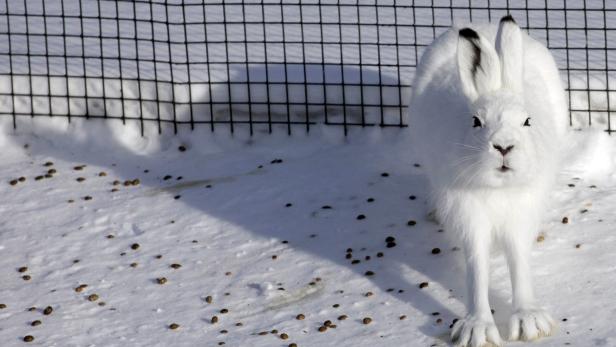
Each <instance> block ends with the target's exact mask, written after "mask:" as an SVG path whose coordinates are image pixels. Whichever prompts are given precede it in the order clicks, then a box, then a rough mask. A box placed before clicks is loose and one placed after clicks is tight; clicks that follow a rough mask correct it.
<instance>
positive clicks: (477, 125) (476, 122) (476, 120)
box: [473, 116, 483, 128]
mask: <svg viewBox="0 0 616 347" xmlns="http://www.w3.org/2000/svg"><path fill="white" fill-rule="evenodd" d="M482 126H483V125H482V124H481V120H480V119H479V118H478V117H477V116H474V117H473V128H481V127H482Z"/></svg>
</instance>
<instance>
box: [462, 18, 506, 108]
mask: <svg viewBox="0 0 616 347" xmlns="http://www.w3.org/2000/svg"><path fill="white" fill-rule="evenodd" d="M458 72H459V74H460V80H461V82H462V89H463V91H464V94H465V95H466V96H467V97H468V99H469V100H470V101H471V102H473V101H475V100H476V99H477V98H478V97H479V96H480V95H483V94H485V93H488V92H491V91H494V90H497V89H499V88H500V86H501V69H500V62H499V61H498V55H497V54H496V51H495V50H494V48H493V47H492V45H491V44H490V43H489V42H488V41H487V40H486V39H485V38H483V37H481V36H479V34H478V33H477V32H476V31H475V30H473V29H470V28H464V29H462V30H460V32H459V38H458Z"/></svg>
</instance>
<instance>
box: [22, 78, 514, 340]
mask: <svg viewBox="0 0 616 347" xmlns="http://www.w3.org/2000/svg"><path fill="white" fill-rule="evenodd" d="M344 73H346V74H347V75H349V74H352V73H355V74H370V73H372V72H363V71H359V70H358V71H355V72H353V71H350V72H344ZM349 76H350V75H349ZM349 78H350V77H349ZM366 78H367V77H366ZM373 78H374V76H373ZM379 78H381V80H383V79H382V75H380V74H379ZM388 78H391V77H388ZM396 82H397V81H393V82H391V83H392V84H395V83H396ZM87 126H88V124H87V123H86V124H84V128H87ZM96 129H97V130H96V131H91V133H90V135H91V136H97V137H113V134H112V132H111V130H110V129H109V128H105V127H104V126H103V127H97V128H96ZM105 129H106V130H105ZM225 130H226V129H225ZM105 131H109V133H107V134H106V133H104V132H105ZM383 131H385V130H383ZM387 131H391V132H401V131H403V130H400V129H389V130H387ZM50 136H52V137H53V136H58V137H63V138H62V142H63V144H64V145H63V146H62V148H59V147H58V146H41V145H33V146H32V147H31V149H30V150H31V151H32V152H33V153H35V154H38V155H43V156H49V157H56V158H61V159H63V160H66V161H73V162H80V163H83V164H89V165H93V166H98V167H108V168H109V170H110V171H113V172H114V174H115V175H117V176H118V177H120V178H124V179H131V178H134V177H135V176H136V175H141V173H142V171H141V169H139V168H149V169H150V170H151V173H150V175H149V176H148V177H143V175H141V176H142V177H143V179H142V180H141V182H142V185H144V186H145V189H147V190H146V191H147V192H149V193H151V194H159V193H162V194H164V193H170V192H171V193H174V192H180V193H182V192H186V194H183V196H182V202H183V203H184V204H187V205H189V206H190V207H192V208H194V209H198V210H201V211H203V213H205V214H207V215H209V216H213V217H215V218H216V219H219V220H225V221H228V222H230V223H232V224H234V225H237V226H240V227H242V228H243V229H245V230H249V231H250V232H252V233H254V234H255V235H257V236H260V237H263V238H269V239H271V238H275V239H279V240H287V241H288V242H289V243H290V245H292V246H293V247H294V248H298V249H300V250H302V251H305V252H309V253H312V254H314V255H316V256H318V257H321V258H323V259H327V260H329V261H331V262H333V263H336V264H338V265H339V266H345V267H349V268H351V269H353V271H356V272H357V273H358V275H360V276H364V275H365V273H366V271H369V270H370V271H374V272H376V275H375V276H372V277H370V279H371V281H372V282H373V283H374V284H375V285H377V286H379V287H380V288H381V289H383V290H384V291H387V292H389V294H390V295H392V296H397V297H398V298H399V299H400V300H403V301H406V302H408V303H409V304H411V305H412V306H413V307H415V308H416V309H417V310H419V311H421V312H422V313H423V314H424V316H425V317H432V319H426V321H427V323H426V324H424V325H423V326H422V332H423V333H425V334H426V335H427V336H433V337H436V338H438V339H443V340H445V339H447V337H448V334H447V332H448V330H447V329H446V328H447V326H448V325H449V324H451V322H452V320H453V319H454V318H456V317H457V314H456V313H454V312H452V311H451V310H450V309H449V308H448V307H447V305H446V304H445V302H446V300H447V299H451V298H447V297H441V298H437V297H435V295H434V291H432V290H431V289H432V288H434V287H438V286H440V287H442V288H444V292H449V295H452V296H454V297H455V299H456V300H464V296H465V294H464V293H465V277H464V275H463V273H464V272H463V271H460V270H462V269H461V266H460V262H459V259H458V258H459V256H458V254H459V253H460V252H456V251H452V250H451V245H450V244H449V242H448V241H446V238H444V237H442V236H441V235H440V234H441V233H440V232H439V230H440V227H439V226H438V225H437V224H434V223H432V222H430V221H428V220H427V218H426V215H427V212H428V208H427V207H426V205H425V202H424V201H425V200H426V196H427V192H426V190H425V187H426V186H427V184H426V181H425V178H424V177H423V176H422V173H421V169H418V168H414V167H413V166H412V163H411V162H407V163H406V164H405V165H400V164H399V163H398V164H394V162H395V160H394V161H391V160H390V161H387V160H381V159H378V158H387V157H389V158H393V157H397V158H405V157H404V153H405V152H408V151H405V150H404V149H400V148H392V149H388V150H387V153H374V152H371V151H365V152H363V153H353V154H354V155H359V157H357V158H356V160H355V163H356V165H358V166H359V165H362V166H365V165H371V167H370V168H369V169H366V170H358V172H362V173H366V174H367V176H365V177H358V178H356V179H349V180H340V178H339V177H337V174H336V172H337V168H343V167H344V164H343V163H340V162H337V161H336V160H335V159H331V158H330V159H328V158H326V157H324V158H320V159H318V160H316V162H317V163H318V164H319V165H317V166H315V165H314V164H315V158H314V157H313V158H310V159H311V160H307V161H302V160H293V161H283V162H282V163H270V162H269V160H264V159H265V158H264V157H263V153H261V157H258V156H257V157H255V161H254V162H253V163H246V170H244V171H241V170H240V172H238V169H237V168H236V169H234V171H233V172H231V173H228V172H227V174H221V175H213V176H207V175H204V177H191V178H187V180H184V181H181V183H178V184H176V185H172V184H168V182H163V180H162V179H161V178H162V177H163V175H165V174H166V173H167V172H165V170H167V169H168V168H167V167H165V163H161V162H160V158H156V157H155V156H138V155H136V154H134V153H133V152H131V151H128V150H126V149H122V148H120V147H118V149H117V150H115V151H114V153H117V155H118V158H124V162H125V165H115V166H113V167H112V166H111V163H110V162H109V160H108V159H107V158H103V157H99V156H94V155H89V154H87V153H84V152H75V153H72V152H71V151H70V148H79V147H81V146H84V145H86V142H87V141H88V140H87V139H88V137H87V136H84V137H81V138H79V139H77V138H72V139H68V138H66V136H64V135H62V134H55V135H54V134H50ZM266 136H267V135H266ZM341 136H342V134H341ZM237 141H241V140H239V139H238V140H237ZM249 142H250V140H249V141H248V143H249ZM249 147H250V146H249V145H247V148H249ZM332 148H333V149H334V150H342V151H344V145H339V146H338V147H337V148H338V149H336V148H335V147H332ZM381 148H382V146H381ZM187 154H190V151H189V152H188V153H187ZM361 156H365V157H364V158H362V157H361ZM187 158H189V157H188V156H187ZM193 159H194V158H191V161H192V160H193ZM270 159H274V154H272V156H271V158H270ZM120 160H122V159H120ZM404 160H407V159H406V158H405V159H404ZM398 161H399V160H398ZM371 162H372V163H373V164H367V163H371ZM374 162H376V163H377V164H374ZM389 164H392V166H390V169H391V170H393V171H391V170H388V169H387V165H389ZM183 165H185V167H186V168H188V167H191V168H192V170H191V172H200V171H201V170H200V167H201V168H202V169H203V170H202V171H203V172H208V171H209V170H208V167H209V166H211V165H210V163H204V162H202V161H199V162H194V161H192V162H190V163H188V162H185V163H184V164H183ZM259 165H263V166H264V167H263V168H261V169H258V166H259ZM378 165H385V167H382V166H381V167H377V166H378ZM181 169H182V167H180V168H177V169H176V170H175V171H176V172H178V173H181ZM398 169H400V170H399V171H398ZM178 170H179V171H178ZM222 171H225V170H224V168H222V170H221V172H222ZM382 171H390V174H391V177H387V178H386V177H382V176H381V172H382ZM370 172H371V174H370ZM153 176H157V177H153ZM283 178H284V179H283ZM191 179H192V180H191ZM237 180H243V181H244V182H243V184H242V186H243V187H246V184H248V186H252V187H255V189H251V190H250V191H249V192H245V191H242V190H241V189H238V188H236V186H235V185H234V184H233V183H234V182H235V181H237ZM357 180H361V181H362V182H363V183H364V184H365V188H366V190H367V191H369V193H364V192H358V191H351V189H357V188H358V185H357V184H358V182H357ZM272 182H275V184H273V183H272ZM345 182H346V183H345ZM347 183H348V184H347ZM208 185H212V186H214V187H215V189H212V190H204V189H202V188H203V187H204V186H208ZM307 186H309V187H311V189H310V191H311V192H313V193H311V196H310V197H308V198H307V199H306V197H305V196H302V194H305V192H306V191H307V190H306V189H305V187H307ZM262 187H268V189H257V188H262ZM411 189H414V190H415V191H411ZM212 192H214V193H213V194H212ZM314 192H325V193H324V194H323V195H320V194H316V193H314ZM328 192H330V193H329V194H328ZM216 194H219V195H218V197H219V198H224V197H225V196H227V197H228V196H234V197H236V196H245V198H244V199H234V201H235V202H234V204H233V206H231V207H230V206H229V204H220V203H219V200H217V199H216V198H215V197H216ZM409 195H415V196H416V198H415V199H413V200H410V199H409ZM212 197H214V198H212ZM369 197H372V198H374V199H375V202H373V203H371V204H368V203H367V202H366V199H367V198H369ZM293 201H312V202H313V203H312V204H311V205H310V206H293V207H292V208H290V209H289V211H292V212H291V213H292V214H293V216H294V218H286V219H284V218H281V219H280V220H272V216H276V213H273V211H277V210H282V209H285V207H284V206H285V202H293ZM378 204H384V205H386V206H387V208H386V211H387V213H385V214H383V215H379V214H370V210H371V209H373V207H372V206H375V205H378ZM324 205H331V206H333V207H334V208H333V209H331V210H330V209H322V206H324ZM338 205H344V206H346V208H345V210H346V211H345V212H344V213H346V214H347V215H346V216H345V217H344V218H346V219H345V221H346V222H344V223H343V224H346V225H345V226H344V227H343V228H342V229H344V230H346V231H345V232H348V231H352V232H353V233H354V232H358V233H362V234H364V236H363V237H362V242H367V244H355V243H354V239H353V238H352V235H353V234H352V233H350V234H347V235H349V236H351V237H350V238H349V240H350V242H349V243H348V244H340V243H339V240H340V235H338V234H337V233H336V232H330V231H329V230H328V231H325V232H315V228H317V229H318V228H320V227H323V226H325V227H326V226H327V223H328V218H342V217H339V216H338V217H337V216H336V214H337V213H338V210H337V209H336V206H338ZM246 211H250V213H246ZM348 211H354V212H353V213H355V212H356V213H362V212H365V213H366V214H367V215H368V218H367V219H366V220H357V219H356V218H355V217H356V216H355V215H348ZM328 216H329V217H328ZM409 219H414V220H416V221H417V224H415V225H407V222H408V221H409ZM337 223H338V225H340V222H337ZM289 230H292V231H293V232H288V231H289ZM446 232H447V231H445V233H446ZM315 235H316V236H315ZM387 236H394V237H395V238H396V242H397V246H396V247H394V248H391V249H388V248H386V244H385V238H386V237H387ZM355 241H356V240H355ZM436 247H439V248H441V250H442V252H441V253H440V254H437V255H434V254H432V253H431V250H432V249H433V248H436ZM347 248H353V249H354V252H353V256H352V257H353V259H357V260H360V263H359V264H352V263H351V260H350V259H347V258H346V257H345V251H346V249H347ZM362 248H365V249H362ZM378 252H383V253H384V256H383V257H378V259H377V256H376V254H377V253H378ZM366 256H370V257H371V259H370V260H369V261H366V258H365V257H366ZM409 272H412V273H415V274H418V275H414V276H415V277H416V278H417V277H420V278H423V279H425V282H428V284H429V285H428V287H427V288H423V289H422V288H419V284H420V283H409V281H408V280H407V279H406V278H405V275H404V274H405V273H409ZM390 289H393V290H390ZM388 290H389V291H388ZM441 292H443V291H442V290H441ZM492 294H493V295H492V300H491V302H492V304H493V307H494V308H496V310H497V311H499V312H503V310H502V308H504V307H506V302H505V300H504V299H502V298H500V297H499V296H498V295H497V294H496V293H492ZM436 312H438V317H434V314H435V313H436ZM437 318H441V319H442V322H440V323H438V324H437V323H436V319H437Z"/></svg>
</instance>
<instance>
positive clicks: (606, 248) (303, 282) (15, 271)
mask: <svg viewBox="0 0 616 347" xmlns="http://www.w3.org/2000/svg"><path fill="white" fill-rule="evenodd" d="M33 122H34V123H31V124H28V125H27V126H20V127H18V130H19V129H21V130H19V132H17V133H15V132H13V131H12V130H10V129H11V127H10V124H6V125H7V128H5V129H4V130H3V131H2V132H0V134H2V137H0V145H1V146H2V165H0V177H1V183H2V184H0V195H1V196H2V197H3V198H2V200H1V201H0V216H1V218H0V279H1V282H0V304H2V306H0V307H2V308H0V345H1V346H3V347H5V346H7V347H8V346H22V345H25V344H26V343H25V342H23V339H24V337H25V336H28V335H31V336H32V337H33V338H34V340H33V341H32V342H30V343H29V344H30V345H40V346H62V347H64V346H214V345H221V344H223V343H224V344H225V345H228V346H255V347H257V346H289V345H290V344H291V343H295V344H297V346H365V347H368V346H445V345H447V336H448V333H449V326H450V324H451V323H452V321H453V319H455V318H457V317H459V316H460V315H462V314H463V313H464V306H463V302H464V300H465V295H466V294H465V290H464V287H465V286H464V274H463V268H462V266H461V265H460V264H461V263H460V257H461V254H460V253H461V252H460V251H458V250H457V248H455V247H456V245H455V244H454V243H452V242H451V241H449V239H448V230H442V229H441V227H440V226H439V225H437V224H435V223H433V222H431V221H429V220H428V218H427V217H426V214H427V209H428V208H427V206H426V190H425V183H426V182H425V179H424V178H423V176H422V167H421V165H415V164H421V163H416V162H415V161H414V160H413V158H412V157H410V156H409V154H408V152H409V150H408V148H407V147H406V146H405V141H404V140H405V134H404V130H401V129H364V130H362V131H359V130H357V132H352V133H351V135H350V136H349V137H347V138H343V137H342V136H340V131H339V129H332V128H331V127H330V128H329V129H320V130H319V131H314V132H311V133H310V135H309V136H300V135H299V134H297V135H294V136H292V137H287V136H286V135H285V136H277V135H267V136H254V137H248V136H244V135H242V134H241V133H236V135H235V136H234V137H233V138H231V137H229V135H227V134H221V133H213V134H212V133H209V132H204V133H201V132H200V131H196V132H194V133H191V134H184V135H182V134H180V136H177V137H172V136H170V137H165V136H162V137H160V136H158V135H154V136H152V137H149V136H146V137H144V138H141V137H140V136H139V129H138V126H137V125H135V126H121V125H120V124H119V122H118V124H117V126H116V125H115V124H114V123H112V122H106V123H100V124H99V123H96V122H95V121H89V122H87V123H84V124H80V123H79V122H74V123H73V124H72V125H71V126H70V127H69V129H66V125H65V124H66V123H64V122H63V120H59V121H58V122H54V121H53V120H45V119H43V120H38V121H36V119H35V121H33ZM129 125H130V124H129ZM26 129H27V130H26ZM315 130H317V129H315ZM35 134H36V135H35ZM94 134H96V135H97V136H96V137H95V136H94ZM94 138H95V139H96V140H95V141H93V139H94ZM593 139H594V140H593V143H592V144H590V145H589V148H590V149H589V150H588V151H587V152H586V153H583V156H584V158H586V160H583V161H579V160H578V161H577V165H573V166H572V165H570V168H569V169H567V170H564V171H563V173H562V175H561V176H560V178H559V183H558V186H557V188H556V190H555V192H554V194H553V197H552V199H553V200H552V201H553V204H552V205H551V206H550V209H549V211H548V213H547V216H546V220H545V224H544V225H543V226H542V229H541V230H539V231H538V232H539V233H540V235H541V238H540V241H538V242H537V244H536V247H535V251H534V252H533V263H534V267H533V272H534V275H535V278H536V289H537V292H538V296H539V297H540V298H541V300H542V303H543V304H544V305H545V306H546V307H547V308H548V309H549V310H550V311H551V312H552V313H553V315H554V317H555V318H557V319H558V321H559V323H560V329H559V331H558V332H557V333H556V334H555V335H554V336H552V337H549V338H546V339H543V340H541V341H539V342H537V343H535V344H534V345H535V346H563V345H571V346H615V345H616V332H614V329H613V318H614V317H615V315H616V302H615V301H614V300H613V297H614V293H615V290H614V283H616V271H614V270H616V268H615V266H616V265H615V264H616V261H615V260H616V258H615V256H614V252H613V250H614V249H615V247H616V233H614V227H615V225H616V216H615V215H614V213H613V211H614V210H613V207H614V205H615V204H616V194H614V192H615V191H616V180H614V179H615V178H616V177H614V174H613V172H614V171H613V168H614V165H613V162H614V161H615V160H616V157H614V153H613V152H612V151H611V149H613V148H614V147H615V146H614V145H615V144H614V139H609V138H608V137H607V136H606V135H605V134H600V135H596V136H594V137H593ZM180 146H183V148H181V149H180ZM183 149H185V151H182V150H183ZM571 160H574V159H571ZM50 170H52V171H50ZM48 173H49V176H50V177H48V178H45V175H46V174H48ZM38 176H42V177H43V178H39V179H37V177H38ZM20 177H24V179H25V180H24V181H23V182H22V181H19V178H20ZM13 180H17V183H15V184H14V185H13V184H12V181H13ZM134 180H139V181H138V182H135V181H134ZM115 181H117V182H118V183H116V184H117V185H116V184H114V182H115ZM125 182H129V183H130V182H134V183H137V184H129V183H126V184H125ZM564 217H566V218H567V219H568V223H566V224H563V218H564ZM388 237H393V238H395V246H394V247H389V248H388V247H387V242H386V239H387V238H388ZM390 246H391V245H390ZM436 248H438V249H439V250H440V253H438V254H434V253H436V252H437V251H435V249H436ZM174 264H177V265H174ZM22 267H26V268H27V269H25V268H24V269H21V268H22ZM24 276H29V277H25V278H24ZM162 278H164V279H166V281H164V280H161V279H162ZM161 282H165V283H164V284H160V283H161ZM424 282H425V283H427V285H425V284H424V285H422V283H424ZM491 283H492V288H491V297H492V298H491V303H492V305H493V308H494V310H495V317H496V321H497V323H498V324H499V328H500V329H501V334H503V335H506V322H507V319H508V315H509V313H510V309H509V300H510V288H509V280H508V273H507V269H506V266H505V263H504V261H503V259H501V258H496V259H495V261H494V263H493V276H492V282H491ZM82 285H87V287H82V288H81V289H79V290H76V288H79V287H80V286H82ZM93 295H96V296H93ZM210 298H211V301H210ZM48 306H49V307H51V308H52V310H53V311H52V312H51V313H50V314H45V312H44V311H45V308H46V307H48ZM224 310H228V311H224ZM300 314H301V315H303V319H298V315H300ZM215 316H216V317H217V322H213V321H212V319H213V317H215ZM300 318H302V317H300ZM365 318H370V319H371V322H370V323H369V324H364V319H365ZM34 321H40V322H41V324H40V325H36V326H32V322H34ZM326 321H331V324H332V325H333V326H330V327H329V328H327V330H326V331H324V332H321V331H319V328H320V327H322V326H323V325H324V324H326V323H325V322H326ZM34 324H37V323H34ZM171 324H177V325H178V326H177V327H176V329H171V328H170V326H171ZM327 324H328V325H329V323H327ZM334 326H335V327H334ZM174 327H175V326H174ZM321 330H323V329H321ZM282 334H286V335H282ZM287 336H288V338H286V337H287ZM284 338H286V339H284ZM516 345H520V344H516Z"/></svg>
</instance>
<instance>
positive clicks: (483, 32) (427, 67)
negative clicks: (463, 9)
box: [409, 16, 567, 347]
mask: <svg viewBox="0 0 616 347" xmlns="http://www.w3.org/2000/svg"><path fill="white" fill-rule="evenodd" d="M413 87H414V89H413V95H412V99H411V103H410V107H409V129H410V131H411V142H412V145H413V148H414V150H415V151H416V152H417V155H418V156H419V157H420V159H421V161H422V163H423V164H424V165H423V166H424V168H425V171H426V174H427V176H428V179H429V182H430V188H431V192H432V194H431V198H432V203H433V204H434V207H435V211H436V217H437V218H438V220H439V221H440V222H442V223H443V224H444V225H445V227H446V228H447V230H449V231H451V232H452V233H454V234H455V235H457V236H459V240H460V241H461V243H462V245H463V246H464V250H465V257H466V265H467V284H468V299H469V300H468V315H467V316H466V317H465V318H464V319H461V320H459V321H458V322H456V324H455V325H454V327H453V330H452V333H451V337H452V340H453V342H454V343H455V344H456V345H457V346H473V347H477V346H486V345H489V344H490V343H491V344H494V345H497V346H498V345H501V344H502V340H501V337H500V334H499V332H498V330H497V328H496V326H495V324H494V319H493V317H492V313H491V310H490V304H489V302H488V282H489V280H488V279H489V258H490V250H491V249H492V248H499V249H502V250H503V251H504V253H505V256H506V258H507V262H508V265H509V271H510V274H511V283H512V289H513V299H512V302H513V308H514V314H513V316H512V317H511V320H510V327H509V328H510V330H509V339H510V340H518V339H522V340H533V339H536V338H539V337H541V336H547V335H549V334H550V333H551V332H552V330H553V329H555V327H556V323H555V322H554V320H553V319H552V318H551V317H550V315H549V314H548V313H547V312H546V311H545V310H543V309H542V308H541V307H540V306H538V304H537V302H536V301H535V298H534V296H533V289H532V284H531V269H530V264H529V263H530V249H531V247H532V244H533V240H534V238H535V236H536V232H537V231H538V227H539V223H540V219H541V216H542V210H543V207H544V204H545V203H546V200H547V194H548V192H549V190H550V188H551V186H552V183H553V181H554V179H555V174H556V170H557V167H558V165H559V161H560V157H561V147H562V146H561V145H562V144H563V142H564V141H563V140H564V136H565V134H566V129H567V106H566V102H565V95H564V90H563V88H562V85H561V82H560V78H559V75H558V70H557V68H556V64H555V62H554V59H553V58H552V56H551V54H550V53H549V51H548V49H547V48H546V47H545V46H543V45H542V44H540V43H539V42H537V41H535V40H534V39H532V38H530V37H529V36H528V35H527V34H525V33H523V32H522V31H521V30H520V28H519V27H518V25H517V24H516V23H515V21H514V20H513V18H512V17H511V16H506V17H503V18H502V19H501V21H500V24H499V25H498V26H495V25H484V26H478V25H471V26H470V27H467V28H463V29H460V28H452V29H450V30H449V31H447V32H445V33H444V34H443V35H441V36H440V37H438V38H437V39H436V40H435V41H434V42H433V43H432V45H431V46H430V47H428V49H427V50H426V52H425V53H424V55H423V57H422V58H421V62H420V64H419V66H418V69H417V73H416V76H415V81H414V85H413Z"/></svg>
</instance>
